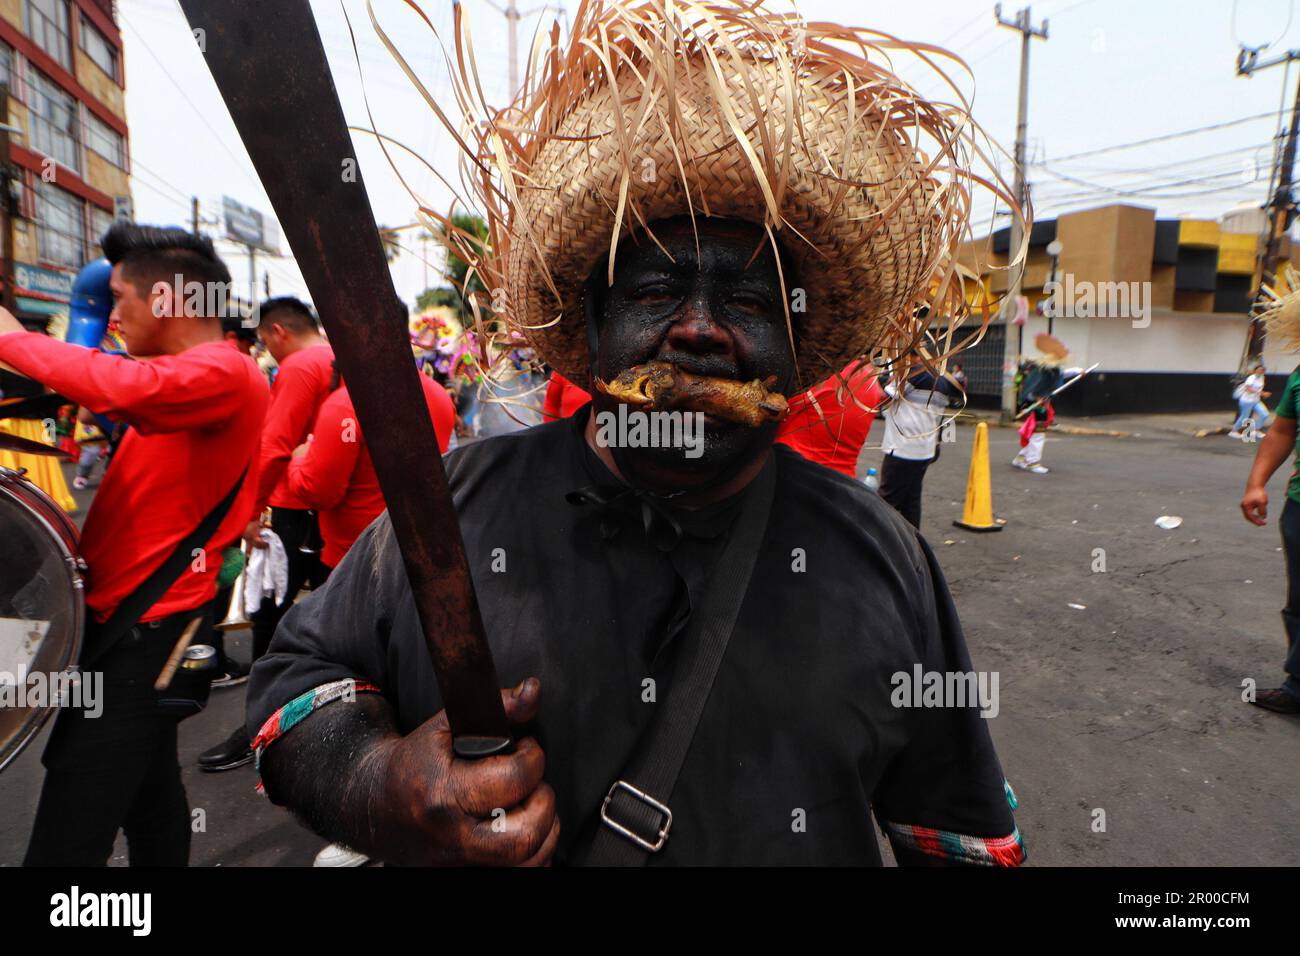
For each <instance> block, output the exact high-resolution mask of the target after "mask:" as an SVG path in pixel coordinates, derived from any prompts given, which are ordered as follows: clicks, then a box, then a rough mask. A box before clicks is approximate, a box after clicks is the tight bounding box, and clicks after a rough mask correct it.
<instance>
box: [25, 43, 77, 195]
mask: <svg viewBox="0 0 1300 956" xmlns="http://www.w3.org/2000/svg"><path fill="white" fill-rule="evenodd" d="M27 86H28V96H27V110H28V112H29V113H30V114H31V126H32V129H31V136H32V148H33V149H35V150H36V151H37V152H38V153H43V154H45V155H46V156H51V157H53V158H54V160H55V161H56V162H59V163H62V164H63V165H64V166H67V167H68V168H69V169H71V170H72V171H73V172H75V173H77V174H78V175H80V173H81V144H80V137H79V136H78V135H77V127H78V125H79V124H78V122H77V101H76V100H74V99H73V98H72V96H71V95H70V94H69V93H67V92H65V91H64V90H63V89H61V88H60V87H58V86H57V85H55V83H54V81H53V80H51V79H50V78H49V77H48V76H46V75H45V74H44V73H41V72H40V71H39V70H37V69H36V68H35V67H29V69H28V71H27Z"/></svg>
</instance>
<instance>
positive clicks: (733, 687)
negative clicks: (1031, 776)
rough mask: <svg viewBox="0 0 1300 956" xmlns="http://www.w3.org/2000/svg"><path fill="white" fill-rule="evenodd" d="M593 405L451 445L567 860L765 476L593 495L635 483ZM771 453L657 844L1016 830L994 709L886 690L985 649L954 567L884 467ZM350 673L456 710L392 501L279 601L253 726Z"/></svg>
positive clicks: (715, 851)
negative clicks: (604, 447)
mask: <svg viewBox="0 0 1300 956" xmlns="http://www.w3.org/2000/svg"><path fill="white" fill-rule="evenodd" d="M589 410H590V406H588V408H587V409H584V410H582V411H580V412H579V413H578V414H577V415H576V416H575V417H574V418H571V419H567V420H562V421H559V422H554V423H551V424H547V425H542V426H538V427H535V428H530V429H528V430H525V431H521V432H516V433H514V434H510V435H504V436H500V437H497V438H492V439H488V440H485V441H480V442H476V443H474V444H472V445H469V446H467V447H465V448H461V449H458V450H456V451H454V452H452V453H450V454H449V455H448V456H447V457H446V459H445V461H446V466H447V474H448V479H449V482H450V486H451V489H452V493H453V497H454V499H455V503H456V507H457V511H458V513H459V516H460V524H461V531H462V534H463V535H464V539H465V548H466V553H467V555H468V558H469V564H470V568H471V570H472V573H473V578H474V586H475V589H476V591H477V593H478V598H479V603H480V606H481V610H482V615H483V622H484V625H485V628H486V631H487V635H488V639H489V642H490V644H491V647H492V653H493V655H494V659H495V662H496V668H497V673H498V675H499V677H500V679H501V681H502V684H503V685H505V686H513V685H515V684H517V683H518V682H519V681H521V680H523V679H524V678H526V677H529V676H536V677H538V678H540V679H541V682H542V701H541V712H540V715H539V717H538V720H537V722H536V725H535V727H534V728H532V730H533V732H534V734H535V736H536V737H537V739H538V741H539V743H540V744H541V745H542V747H543V748H544V749H545V751H546V779H547V781H548V782H549V783H550V784H551V786H552V787H553V788H554V789H555V792H556V797H557V801H558V809H559V815H560V819H561V823H562V824H563V830H562V835H561V843H560V847H559V850H558V852H557V857H556V859H557V862H563V861H564V860H565V859H566V857H567V856H568V855H569V853H570V852H571V851H572V849H573V848H574V846H575V841H584V840H585V839H587V838H588V837H589V836H590V833H591V831H592V828H593V827H594V826H595V825H596V823H597V821H598V812H599V808H600V804H601V801H602V800H603V798H604V796H605V793H606V791H607V790H608V789H609V787H610V785H611V783H613V782H614V781H615V780H617V779H618V778H619V776H620V771H621V770H622V769H623V766H624V764H625V763H626V761H627V759H628V757H629V756H630V754H631V752H632V750H633V748H634V746H635V743H636V741H637V739H638V737H639V735H640V733H641V732H642V731H643V730H644V728H645V727H646V725H647V722H648V721H649V720H650V718H651V716H652V715H653V714H654V711H655V707H656V706H658V704H657V703H655V702H648V701H647V700H646V698H647V697H648V696H651V695H650V694H649V693H648V689H649V688H651V687H653V691H654V693H653V697H654V698H655V700H656V701H658V702H662V701H664V700H665V699H666V697H667V695H666V693H665V691H666V688H667V686H668V682H670V681H671V679H672V674H673V663H674V661H675V659H676V656H677V655H676V653H675V652H676V644H675V642H676V641H677V639H678V638H680V637H681V634H682V630H683V627H684V625H685V622H686V620H687V619H688V618H689V615H690V611H691V608H692V607H695V606H698V603H699V600H700V595H701V594H702V593H703V590H704V588H705V587H707V582H708V578H709V573H710V571H711V569H712V567H713V562H714V560H715V558H716V556H717V555H718V553H719V551H720V550H721V548H722V545H723V544H724V543H725V540H726V532H727V531H728V529H729V528H730V525H731V522H732V521H733V520H734V519H735V517H736V514H737V512H738V510H739V503H740V500H741V497H742V495H743V494H745V493H748V492H742V493H741V495H737V496H735V497H733V498H732V499H730V500H728V501H726V502H723V503H721V504H719V505H716V506H713V507H711V508H707V509H704V510H703V511H697V512H687V511H684V510H680V509H671V508H660V509H658V510H645V509H643V508H641V506H640V504H639V502H638V501H636V500H630V501H625V502H621V503H616V504H614V505H609V506H607V507H602V506H601V505H599V504H596V503H593V501H594V500H596V499H599V498H601V497H604V498H609V497H610V492H611V491H613V490H614V489H617V488H619V487H620V486H619V484H618V481H617V479H615V478H614V476H613V475H612V474H611V473H610V472H609V471H608V470H607V469H606V468H605V467H604V465H603V464H602V463H601V462H600V460H599V459H598V458H597V457H596V456H595V454H594V453H593V452H592V451H591V449H590V448H589V447H588V446H587V444H586V441H585V440H584V438H583V428H584V426H585V424H586V419H587V415H588V414H589ZM774 455H775V456H776V466H777V474H776V487H775V496H774V500H773V504H772V513H771V517H770V519H769V521H768V526H767V529H766V532H765V536H764V539H763V544H762V546H761V549H760V553H759V555H758V557H757V560H756V562H755V566H754V571H753V577H752V580H751V582H750V586H749V590H748V592H747V594H746V598H745V601H744V603H743V605H742V607H741V610H740V614H739V617H738V620H737V623H736V628H735V631H734V632H733V635H732V638H731V641H730V644H729V646H728V649H727V653H726V657H725V658H724V659H723V661H722V663H721V665H720V667H719V669H718V675H717V678H716V681H715V683H714V686H713V690H712V692H711V694H710V696H709V699H708V703H707V705H706V707H705V710H704V713H703V715H702V718H701V720H700V724H699V727H698V728H697V730H696V733H695V737H694V739H693V741H692V744H691V748H690V751H689V753H688V755H687V757H686V761H685V763H684V765H683V767H682V771H681V775H680V777H679V778H678V782H677V785H676V787H675V789H674V791H673V793H672V795H671V797H670V799H668V800H667V801H666V802H667V803H668V804H669V805H670V806H671V807H672V810H673V815H674V819H673V827H672V833H671V837H670V839H669V841H668V844H667V846H666V847H665V849H664V850H663V851H662V852H660V853H658V854H656V855H655V856H654V857H653V859H652V862H654V863H666V864H837V863H838V864H879V862H880V853H879V848H878V846H877V844H876V839H875V834H874V833H873V830H872V825H871V812H872V806H873V804H874V807H875V811H876V814H877V816H878V818H879V819H880V821H881V824H882V826H884V825H886V821H887V822H888V824H889V831H888V832H890V836H891V838H894V839H896V840H897V839H901V840H903V842H905V843H907V842H908V841H909V840H911V841H913V842H912V845H915V842H916V840H917V839H919V841H920V842H921V843H922V844H928V845H930V846H931V848H932V852H935V854H936V855H945V851H944V848H945V847H946V848H947V853H946V855H948V856H950V857H952V856H954V855H955V856H956V857H957V858H958V859H959V861H963V860H964V861H965V862H976V861H977V859H976V858H978V857H979V856H980V850H979V849H978V848H979V847H980V846H981V845H982V843H981V841H980V840H973V841H970V840H968V841H966V843H965V844H963V842H962V840H961V839H960V837H961V836H965V837H975V838H980V837H982V838H993V839H996V838H1003V843H1004V844H1005V842H1006V839H1007V838H1011V837H1012V835H1013V831H1014V830H1015V826H1014V822H1013V819H1012V815H1011V812H1010V808H1009V807H1008V803H1007V796H1006V794H1005V791H1004V780H1003V775H1002V770H1001V768H1000V767H999V765H998V760H997V756H996V754H995V753H994V750H993V745H992V741H991V739H990V736H989V733H988V728H987V724H986V722H985V720H984V719H983V718H981V717H980V716H979V712H978V708H977V706H976V705H975V704H974V703H972V704H971V706H967V707H962V708H953V707H947V708H917V707H910V708H909V707H895V706H893V704H891V693H893V691H894V685H892V684H891V675H894V674H896V673H899V672H905V673H907V674H908V675H912V674H913V673H914V671H913V665H915V664H918V663H919V664H920V665H921V666H922V668H923V670H925V671H938V672H948V671H962V672H968V671H971V670H972V666H971V663H970V660H969V655H968V653H967V650H966V646H965V641H964V640H963V638H962V634H961V628H960V625H959V623H958V621H957V616H956V613H955V610H954V608H953V606H952V601H951V598H950V596H949V594H948V590H947V587H946V586H945V584H944V581H943V577H942V574H941V572H940V571H939V568H938V565H937V563H936V562H935V560H934V557H933V555H932V554H931V552H930V550H929V548H928V547H927V546H926V545H925V543H924V542H923V541H922V540H921V539H920V538H919V537H918V536H917V534H916V532H915V531H914V530H913V529H912V527H911V526H910V525H908V524H907V523H906V522H905V521H903V520H902V519H901V518H899V516H898V515H897V514H896V513H895V512H894V511H893V510H892V509H891V508H890V507H889V506H888V505H886V504H885V503H884V502H883V501H881V500H880V499H879V498H878V497H877V496H876V495H875V494H874V493H873V492H871V491H870V490H868V489H867V488H866V487H864V486H863V485H861V484H860V483H858V482H856V481H853V480H852V479H849V478H847V477H846V476H844V475H842V474H839V473H838V472H835V471H832V470H830V469H828V468H825V467H823V466H821V465H817V464H814V463H812V462H809V461H807V460H805V459H804V458H802V457H800V456H799V455H798V454H796V453H794V452H792V451H790V450H789V449H787V448H784V447H783V446H779V445H778V446H775V449H774ZM579 489H586V492H585V493H584V494H581V495H575V494H573V493H574V492H576V491H578V490H579ZM674 524H675V525H676V526H677V527H674ZM678 529H680V536H679V531H678ZM494 567H495V568H496V570H494ZM345 678H356V679H358V680H365V681H369V682H371V683H374V684H376V685H378V687H379V688H380V689H381V691H382V693H383V694H384V696H385V697H386V698H387V700H388V701H389V703H390V704H391V705H392V706H393V708H394V710H395V711H396V713H397V720H398V724H399V727H400V729H401V731H402V732H403V733H406V732H409V731H411V730H412V729H414V728H415V727H417V726H418V725H420V724H421V723H423V722H424V721H425V720H427V719H429V717H431V716H432V715H433V714H435V713H436V712H437V711H439V710H440V709H441V708H442V703H441V701H440V697H439V693H438V688H437V684H436V681H435V679H434V674H433V668H432V665H431V664H430V662H429V656H428V651H427V650H426V648H425V645H424V641H423V638H422V637H421V634H420V630H419V625H418V622H417V619H416V613H415V604H414V601H413V599H412V596H411V593H410V588H409V586H408V584H407V580H406V575H405V572H404V570H403V568H402V562H401V556H400V554H399V552H398V549H397V545H396V541H395V539H394V538H393V534H392V528H391V525H390V523H389V521H388V517H387V514H385V515H382V516H381V517H380V518H379V519H377V520H376V521H375V523H374V524H372V525H371V526H370V527H369V528H368V529H367V530H366V531H365V532H364V533H363V534H362V536H361V537H360V538H359V539H358V540H357V542H356V543H355V544H354V545H353V547H352V549H351V550H350V551H349V552H348V554H347V555H346V557H345V558H344V559H343V561H342V562H341V563H340V564H339V565H338V567H337V568H336V569H335V570H334V572H333V574H332V575H331V576H330V578H329V580H328V582H327V583H326V585H325V586H324V587H323V588H321V589H319V590H317V591H315V592H313V593H312V594H311V595H310V596H309V597H308V598H306V599H304V600H303V601H301V602H299V603H298V604H297V605H296V606H295V607H294V608H293V609H292V610H291V611H290V612H289V614H288V615H287V616H286V617H285V618H284V621H283V623H282V624H281V625H280V628H279V630H277V632H276V634H275V639H274V640H273V642H272V644H271V647H270V651H269V653H268V654H267V655H266V656H264V657H263V658H262V659H261V660H260V661H259V662H258V664H257V666H256V667H255V668H254V670H253V675H252V681H251V683H250V690H249V703H248V711H249V727H250V728H251V729H252V731H253V732H254V733H256V731H257V730H258V729H259V728H261V727H262V725H263V723H264V722H265V721H266V720H267V719H268V718H269V717H270V716H272V714H273V713H274V712H275V711H276V710H277V708H281V707H283V706H284V705H285V704H287V703H289V702H290V701H291V700H294V699H295V698H297V697H299V695H303V694H306V693H309V692H310V691H311V690H312V689H313V688H316V687H319V686H321V685H324V684H327V683H330V682H332V681H337V680H340V679H345ZM650 680H652V681H654V684H653V685H650V684H648V683H647V681H650ZM298 709H299V711H301V706H300V707H299V708H298ZM288 732H290V733H292V730H290V731H288ZM272 746H274V744H272ZM918 827H920V828H933V829H935V830H939V831H945V834H946V835H943V834H941V835H932V834H930V833H929V830H928V829H925V830H918V829H916V828H918ZM918 835H919V837H918ZM1018 839H1019V838H1018V834H1015V835H1014V840H1015V844H1016V846H1018ZM578 845H582V844H581V843H579V844H578ZM963 845H965V846H967V847H968V850H965V851H964V850H962V849H961V847H962V846H963ZM971 845H973V846H975V847H976V849H975V850H969V846H971ZM967 856H968V857H969V858H968V859H964V857H967ZM1017 859H1018V857H1017Z"/></svg>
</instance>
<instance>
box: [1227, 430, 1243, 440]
mask: <svg viewBox="0 0 1300 956" xmlns="http://www.w3.org/2000/svg"><path fill="white" fill-rule="evenodd" d="M1228 437H1229V438H1240V437H1241V432H1236V431H1233V432H1228Z"/></svg>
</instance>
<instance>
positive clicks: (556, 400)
mask: <svg viewBox="0 0 1300 956" xmlns="http://www.w3.org/2000/svg"><path fill="white" fill-rule="evenodd" d="M589 401H591V393H590V392H587V391H584V390H583V389H581V388H578V386H576V385H574V384H573V383H572V382H570V381H569V380H568V379H567V378H565V377H564V376H563V375H561V374H560V373H559V372H552V373H551V380H550V381H549V382H547V383H546V398H545V400H544V401H543V402H542V420H543V421H547V422H553V421H555V420H556V419H557V418H568V417H569V416H570V415H572V414H573V413H574V412H576V411H577V410H578V409H580V408H581V407H582V406H583V405H586V404H587V403H588V402H589Z"/></svg>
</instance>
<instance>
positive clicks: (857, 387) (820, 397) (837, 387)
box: [776, 363, 885, 478]
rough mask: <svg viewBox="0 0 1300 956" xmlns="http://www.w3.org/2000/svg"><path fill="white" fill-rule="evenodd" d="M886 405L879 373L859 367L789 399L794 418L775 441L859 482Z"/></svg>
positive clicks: (788, 421)
mask: <svg viewBox="0 0 1300 956" xmlns="http://www.w3.org/2000/svg"><path fill="white" fill-rule="evenodd" d="M810 395H811V396H812V399H816V404H815V405H814V403H813V401H812V399H810V398H809V396H810ZM884 400H885V393H884V391H883V390H882V389H881V387H880V382H879V381H877V379H876V369H875V367H874V366H872V365H869V364H862V365H858V364H857V363H854V364H853V365H850V366H849V367H848V368H846V369H844V370H843V371H841V372H840V374H839V375H838V376H833V377H831V378H828V379H827V380H826V381H824V382H822V383H821V384H820V385H818V386H816V387H815V388H813V389H811V390H810V391H807V392H800V393H799V394H798V395H796V396H795V397H794V398H792V399H790V415H789V417H787V418H786V420H785V421H783V422H782V423H781V428H780V430H779V431H778V432H777V433H776V440H777V441H778V442H780V443H781V444H783V445H786V446H787V447H789V448H793V449H794V450H795V451H797V452H798V453H799V454H801V455H803V456H804V457H805V458H807V459H808V460H809V461H815V462H817V463H818V464H819V465H825V466H826V467H827V468H833V469H835V470H836V471H838V472H841V473H843V474H845V475H848V476H849V477H850V478H856V477H857V469H858V455H859V453H861V451H862V446H863V445H864V444H866V441H867V433H868V432H870V431H871V423H872V422H874V421H875V419H876V411H877V410H878V409H879V408H880V406H881V404H882V403H883V402H884Z"/></svg>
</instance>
